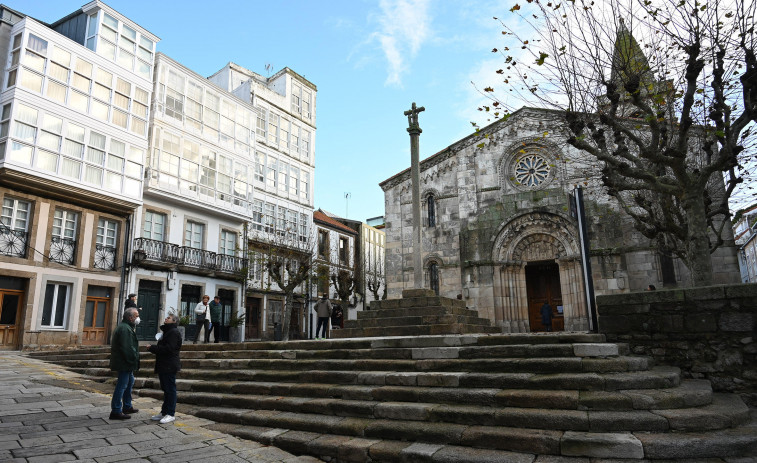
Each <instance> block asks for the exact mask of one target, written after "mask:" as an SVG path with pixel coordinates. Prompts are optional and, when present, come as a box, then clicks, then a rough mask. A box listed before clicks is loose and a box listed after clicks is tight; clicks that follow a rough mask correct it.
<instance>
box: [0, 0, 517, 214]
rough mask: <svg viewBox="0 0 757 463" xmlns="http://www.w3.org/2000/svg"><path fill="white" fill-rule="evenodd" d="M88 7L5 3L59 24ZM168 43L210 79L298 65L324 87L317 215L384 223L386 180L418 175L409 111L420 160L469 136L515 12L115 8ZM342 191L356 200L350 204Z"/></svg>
mask: <svg viewBox="0 0 757 463" xmlns="http://www.w3.org/2000/svg"><path fill="white" fill-rule="evenodd" d="M84 3H86V2H85V1H84V0H7V1H6V4H7V5H8V6H9V7H11V8H14V9H16V10H19V11H21V12H22V13H26V14H28V15H30V16H33V17H35V18H37V19H39V20H42V21H46V22H52V21H55V20H57V19H59V18H61V17H63V16H65V15H67V14H69V13H71V12H73V11H75V10H76V9H77V8H79V7H81V5H83V4H84ZM106 3H107V4H108V5H110V6H111V7H113V8H114V9H116V10H117V11H119V12H120V13H122V14H124V15H125V16H127V17H129V18H130V19H132V20H134V21H135V22H137V23H138V24H139V25H141V26H142V27H144V28H146V29H147V30H149V31H150V32H152V33H154V34H156V35H157V36H158V37H160V38H161V42H160V43H158V50H159V51H161V52H163V53H165V54H166V55H168V56H170V57H171V58H173V59H175V60H177V61H179V62H180V63H182V64H184V65H185V66H187V67H189V68H190V69H192V70H194V71H195V72H197V73H199V74H201V75H204V76H208V75H211V74H212V73H214V72H215V71H217V70H218V69H220V68H221V67H223V66H224V65H225V64H226V63H227V62H229V61H233V62H235V63H237V64H239V65H241V66H244V67H246V68H248V69H250V70H252V71H255V72H257V73H259V74H262V75H266V74H267V71H266V65H267V64H270V65H271V66H272V70H273V72H276V71H278V70H279V69H281V68H283V67H289V68H291V69H293V70H294V71H295V72H298V73H300V74H302V75H303V76H305V77H306V78H307V79H308V80H310V81H311V82H313V83H314V84H315V85H316V86H317V87H318V100H317V108H316V110H317V129H318V130H317V135H316V137H317V138H316V145H315V153H316V174H315V175H316V177H315V208H322V209H325V210H327V211H330V212H333V213H335V214H338V215H341V216H345V215H347V216H348V217H349V218H351V219H355V220H362V221H365V219H367V218H370V217H375V216H379V215H384V195H383V192H382V190H381V188H380V187H379V186H378V184H379V183H380V182H382V181H383V180H386V179H387V178H389V177H391V176H392V175H394V174H396V173H398V172H400V171H402V170H403V169H406V168H408V167H410V148H409V147H410V140H409V136H408V133H407V131H406V130H405V129H406V128H407V118H406V117H405V116H403V114H402V113H403V111H405V110H406V109H409V108H410V105H411V103H412V102H413V101H415V102H417V104H418V105H419V106H421V105H422V106H425V108H426V111H425V112H424V113H422V114H421V115H420V124H421V128H422V129H423V133H422V134H421V138H420V150H421V153H420V154H421V159H423V158H425V157H428V156H430V155H432V154H434V153H435V152H437V151H439V150H441V149H443V148H445V147H446V146H448V145H450V144H452V143H453V142H454V141H456V140H458V139H459V138H461V137H463V136H466V135H468V134H469V133H471V131H472V128H471V125H470V122H471V121H472V120H476V119H477V118H478V119H479V122H481V120H480V119H481V117H480V116H479V114H478V111H476V107H477V106H478V104H479V103H480V102H481V101H482V99H481V98H480V97H478V95H477V93H476V91H475V90H474V88H473V86H472V85H471V81H475V82H476V83H477V84H478V85H479V87H481V88H483V87H485V86H487V85H490V84H492V83H493V82H495V81H496V79H495V77H496V75H495V74H494V70H496V69H497V68H498V62H499V61H498V60H497V59H496V56H495V55H494V54H493V53H491V49H492V48H493V47H495V46H498V45H499V42H500V40H501V39H500V37H501V35H500V29H499V27H497V23H496V22H495V21H494V20H493V19H492V16H498V15H501V16H504V15H505V12H507V10H508V9H509V8H510V6H511V5H510V6H508V5H509V3H506V2H503V1H490V0H329V1H312V0H309V1H308V0H281V1H276V2H271V1H265V2H264V1H257V0H254V1H252V0H250V1H245V0H216V1H213V2H208V1H203V2H199V1H192V0H185V1H182V2H178V1H155V0H152V1H146V0H108V1H106ZM345 193H350V199H349V201H347V200H345Z"/></svg>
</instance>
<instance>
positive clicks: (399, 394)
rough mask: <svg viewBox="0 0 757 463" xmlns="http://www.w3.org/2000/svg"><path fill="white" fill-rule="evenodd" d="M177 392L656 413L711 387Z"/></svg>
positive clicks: (153, 384)
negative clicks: (588, 389)
mask: <svg viewBox="0 0 757 463" xmlns="http://www.w3.org/2000/svg"><path fill="white" fill-rule="evenodd" d="M176 384H177V388H178V390H180V391H187V392H212V393H219V394H226V395H230V394H242V395H245V396H246V395H250V396H253V395H261V396H275V397H279V398H280V397H296V398H302V397H309V398H314V399H337V400H354V401H375V402H411V403H415V402H425V403H432V404H456V405H480V406H499V407H518V408H548V409H560V410H596V411H601V410H627V411H628V410H660V409H670V408H690V407H699V406H704V405H709V404H710V403H711V401H712V388H711V387H710V383H709V382H708V381H702V380H687V381H683V382H682V383H681V384H680V385H678V386H674V387H670V388H667V389H664V390H658V389H631V390H620V391H579V390H542V391H534V390H527V389H498V388H465V387H424V386H391V385H389V386H387V385H383V386H378V385H365V386H363V385H336V384H323V383H321V384H318V383H276V382H234V381H203V380H193V379H177V382H176ZM135 388H137V389H156V390H159V389H160V384H159V382H158V381H157V379H155V378H154V377H147V378H139V377H138V378H137V380H136V381H135Z"/></svg>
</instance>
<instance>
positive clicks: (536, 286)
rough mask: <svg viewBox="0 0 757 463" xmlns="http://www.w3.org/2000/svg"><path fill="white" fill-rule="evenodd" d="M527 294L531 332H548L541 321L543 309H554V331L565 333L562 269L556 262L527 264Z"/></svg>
mask: <svg viewBox="0 0 757 463" xmlns="http://www.w3.org/2000/svg"><path fill="white" fill-rule="evenodd" d="M526 294H527V296H528V321H529V324H530V327H531V331H532V332H534V331H546V327H545V326H544V324H542V321H541V307H542V306H543V305H544V303H545V302H546V303H548V304H549V305H550V306H551V307H552V330H553V331H563V329H564V327H565V323H564V319H563V313H562V307H563V302H562V291H561V290H560V268H559V266H558V265H557V263H556V262H554V261H540V262H529V263H528V264H526Z"/></svg>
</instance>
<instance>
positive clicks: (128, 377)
mask: <svg viewBox="0 0 757 463" xmlns="http://www.w3.org/2000/svg"><path fill="white" fill-rule="evenodd" d="M132 386H134V373H133V372H131V371H119V372H118V379H117V380H116V389H115V390H114V391H113V399H112V400H111V401H110V409H111V410H112V411H114V412H119V413H120V412H122V411H123V409H124V408H125V409H127V410H128V409H130V408H132V405H131V388H132Z"/></svg>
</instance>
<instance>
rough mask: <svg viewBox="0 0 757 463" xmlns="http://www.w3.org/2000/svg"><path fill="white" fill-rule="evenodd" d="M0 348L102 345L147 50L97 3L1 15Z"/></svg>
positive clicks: (147, 87) (132, 201)
mask: <svg viewBox="0 0 757 463" xmlns="http://www.w3.org/2000/svg"><path fill="white" fill-rule="evenodd" d="M1 18H2V19H0V53H2V54H3V56H5V57H6V58H7V61H6V65H5V67H4V69H3V80H2V91H1V92H0V108H2V121H0V201H2V214H1V217H0V224H1V225H0V307H2V309H1V310H2V311H1V312H0V344H1V345H2V348H6V349H18V348H25V349H27V348H28V349H33V348H43V347H45V346H53V345H56V346H66V345H78V344H105V343H106V342H107V341H108V334H109V331H110V330H111V329H112V327H113V326H114V324H115V323H116V322H117V317H118V310H117V304H118V301H119V300H120V299H121V297H122V292H123V290H124V287H123V284H122V281H123V272H124V270H125V268H126V261H127V250H126V249H127V248H126V246H127V242H128V236H129V233H130V227H131V222H132V218H133V217H132V216H133V213H134V211H135V210H136V209H137V208H138V207H139V206H140V205H141V202H142V181H143V180H142V179H143V171H144V162H145V155H146V152H147V147H148V138H147V121H148V120H149V109H148V105H149V101H150V99H151V93H152V73H153V68H152V63H153V55H154V53H155V45H156V43H157V41H158V40H159V39H158V38H157V37H156V36H155V35H153V34H152V33H150V32H149V31H147V30H145V29H143V28H142V27H140V26H139V25H137V24H136V23H134V22H133V21H131V20H129V19H128V18H125V17H123V16H122V15H120V14H119V13H118V12H117V11H115V10H113V9H112V8H110V7H109V6H107V5H105V4H104V3H102V2H99V1H93V2H91V3H88V4H87V5H85V6H83V7H82V8H81V9H79V10H77V11H75V12H74V13H72V14H70V15H68V16H66V17H65V18H63V19H61V20H59V21H57V22H55V23H52V24H43V23H41V22H38V21H36V20H34V19H32V18H29V17H25V16H24V15H23V14H21V13H19V12H16V11H13V10H10V9H8V8H7V7H4V6H3V7H2V12H1Z"/></svg>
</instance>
